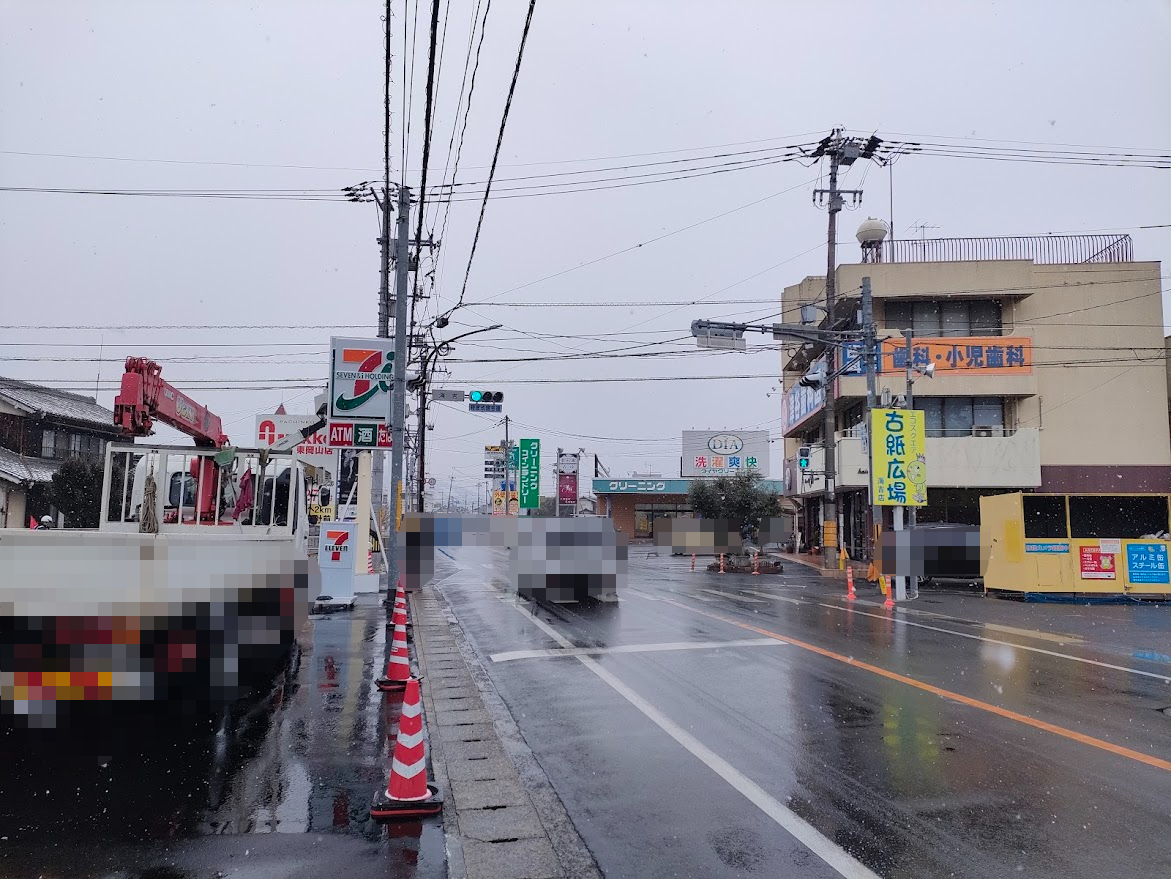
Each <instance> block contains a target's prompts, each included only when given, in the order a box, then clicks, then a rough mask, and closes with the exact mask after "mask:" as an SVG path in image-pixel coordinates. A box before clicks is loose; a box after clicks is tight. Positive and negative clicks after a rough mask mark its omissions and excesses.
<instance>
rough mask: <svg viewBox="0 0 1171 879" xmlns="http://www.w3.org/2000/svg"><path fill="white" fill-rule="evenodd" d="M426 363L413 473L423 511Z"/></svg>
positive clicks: (422, 371)
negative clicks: (416, 453) (415, 466)
mask: <svg viewBox="0 0 1171 879" xmlns="http://www.w3.org/2000/svg"><path fill="white" fill-rule="evenodd" d="M426 368H427V364H426V361H424V363H423V369H421V370H420V372H419V426H418V427H417V428H416V429H417V430H418V432H419V455H418V460H417V461H416V463H417V464H418V469H417V471H416V473H415V478H416V479H417V480H418V482H417V483H416V485H415V489H416V493H417V498H418V502H419V512H420V513H421V512H423V490H424V487H425V486H426V484H427V480H426V474H424V472H423V471H424V469H425V468H426V466H427V464H426V461H427V373H426Z"/></svg>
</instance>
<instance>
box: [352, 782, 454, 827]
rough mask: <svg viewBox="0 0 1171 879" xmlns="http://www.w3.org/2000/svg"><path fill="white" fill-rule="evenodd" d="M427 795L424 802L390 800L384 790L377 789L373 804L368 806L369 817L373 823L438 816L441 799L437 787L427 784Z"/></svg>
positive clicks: (441, 807)
mask: <svg viewBox="0 0 1171 879" xmlns="http://www.w3.org/2000/svg"><path fill="white" fill-rule="evenodd" d="M427 793H428V794H430V796H428V797H427V799H425V800H392V799H391V798H390V797H388V796H387V795H386V790H385V789H384V788H379V789H378V793H376V794H375V795H374V802H373V803H371V804H370V817H371V818H373V819H374V820H375V821H401V820H406V819H408V818H421V817H424V816H426V815H438V814H440V813H441V812H442V811H443V797H442V796H441V795H440V793H439V787H438V786H437V785H434V784H431V783H428V784H427Z"/></svg>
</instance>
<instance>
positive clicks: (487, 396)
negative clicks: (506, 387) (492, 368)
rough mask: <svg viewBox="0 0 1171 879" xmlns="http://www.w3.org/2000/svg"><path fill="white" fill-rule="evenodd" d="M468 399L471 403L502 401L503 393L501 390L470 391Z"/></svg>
mask: <svg viewBox="0 0 1171 879" xmlns="http://www.w3.org/2000/svg"><path fill="white" fill-rule="evenodd" d="M468 399H469V400H471V401H472V402H473V403H503V402H504V394H503V393H502V392H501V391H471V392H470V393H469V394H468Z"/></svg>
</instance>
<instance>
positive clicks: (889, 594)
mask: <svg viewBox="0 0 1171 879" xmlns="http://www.w3.org/2000/svg"><path fill="white" fill-rule="evenodd" d="M882 582H883V583H885V584H886V601H884V602H883V603H882V606H883V607H894V606H895V590H894V587H893V586H891V583H890V577H888V576H887V575H886V574H883V575H882Z"/></svg>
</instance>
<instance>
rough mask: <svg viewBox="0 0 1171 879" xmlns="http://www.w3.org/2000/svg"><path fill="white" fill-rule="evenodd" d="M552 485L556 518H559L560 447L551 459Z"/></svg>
mask: <svg viewBox="0 0 1171 879" xmlns="http://www.w3.org/2000/svg"><path fill="white" fill-rule="evenodd" d="M553 487H554V488H555V489H557V518H558V519H560V518H561V448H560V447H558V448H557V457H556V458H554V459H553Z"/></svg>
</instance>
